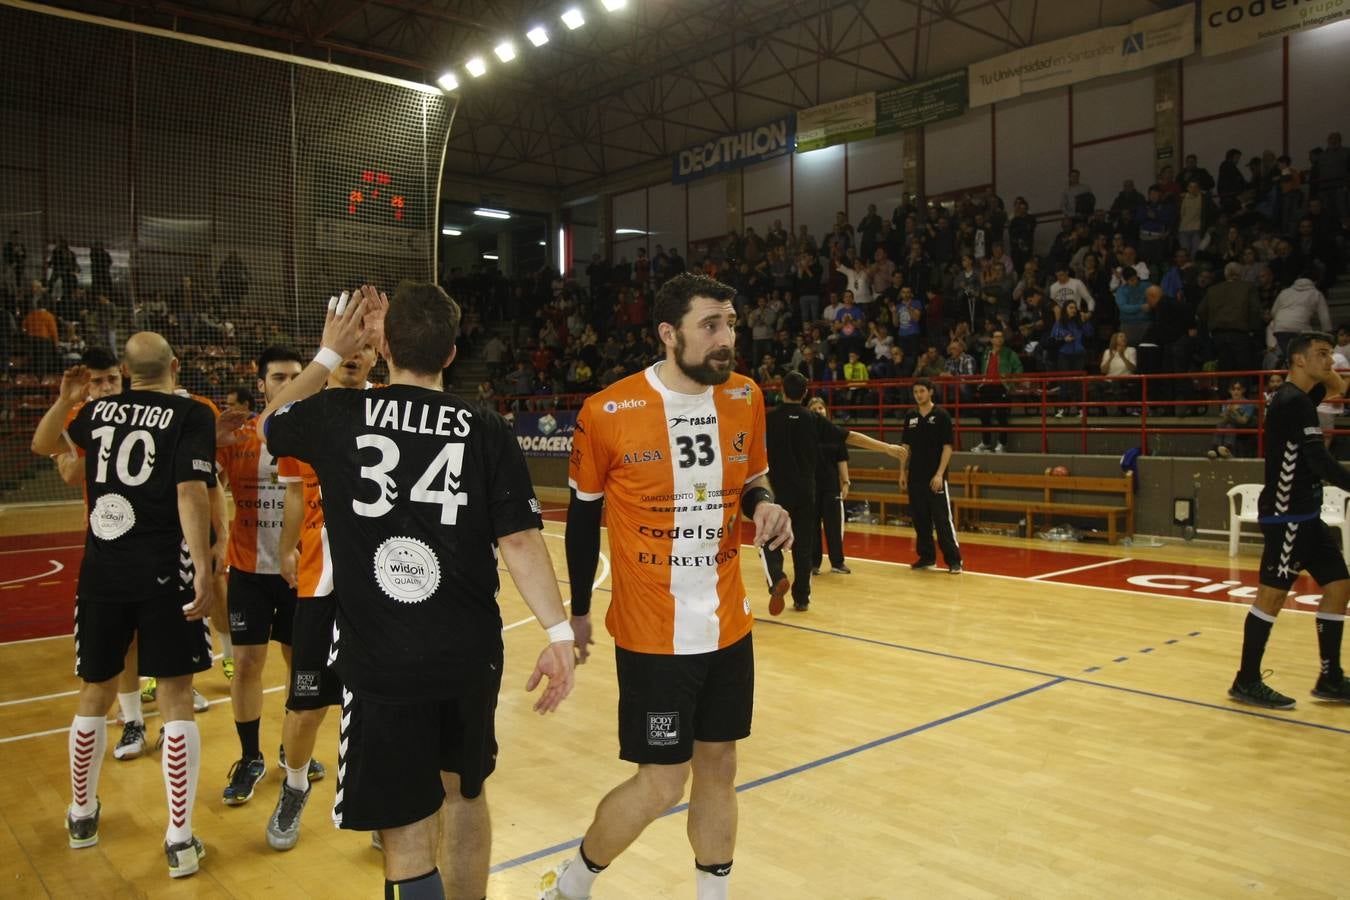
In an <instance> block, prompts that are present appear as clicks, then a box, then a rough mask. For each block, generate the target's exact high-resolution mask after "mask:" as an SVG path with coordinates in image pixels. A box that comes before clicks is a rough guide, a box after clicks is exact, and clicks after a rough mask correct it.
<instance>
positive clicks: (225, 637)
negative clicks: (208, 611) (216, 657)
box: [216, 631, 234, 656]
mask: <svg viewBox="0 0 1350 900" xmlns="http://www.w3.org/2000/svg"><path fill="white" fill-rule="evenodd" d="M216 637H217V638H219V639H220V655H221V656H234V640H233V639H232V638H231V637H230V632H229V631H226V632H224V633H223V634H222V633H220V632H216Z"/></svg>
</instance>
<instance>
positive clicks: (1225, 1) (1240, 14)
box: [1200, 0, 1350, 56]
mask: <svg viewBox="0 0 1350 900" xmlns="http://www.w3.org/2000/svg"><path fill="white" fill-rule="evenodd" d="M1345 21H1350V0H1204V3H1203V4H1202V5H1201V7H1200V52H1201V53H1203V54H1204V55H1205V56H1215V55H1217V54H1220V53H1228V52H1230V51H1232V50H1240V49H1242V48H1243V47H1249V46H1251V45H1252V44H1256V43H1259V42H1261V41H1267V40H1270V39H1271V38H1278V37H1284V36H1285V35H1289V34H1293V33H1295V32H1297V31H1307V30H1308V29H1310V28H1317V27H1320V26H1322V25H1330V24H1332V23H1333V22H1345Z"/></svg>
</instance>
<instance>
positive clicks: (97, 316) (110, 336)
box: [85, 294, 119, 352]
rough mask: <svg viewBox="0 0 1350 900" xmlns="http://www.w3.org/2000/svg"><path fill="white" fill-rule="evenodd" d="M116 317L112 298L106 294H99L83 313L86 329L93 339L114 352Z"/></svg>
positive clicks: (115, 347) (115, 344) (115, 348)
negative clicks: (84, 313)
mask: <svg viewBox="0 0 1350 900" xmlns="http://www.w3.org/2000/svg"><path fill="white" fill-rule="evenodd" d="M118 318H119V316H118V314H117V307H116V306H115V305H113V302H112V298H110V297H109V296H108V295H107V294H99V295H98V296H97V297H95V298H94V303H93V305H92V306H90V308H89V311H88V312H87V313H86V315H85V325H86V331H87V332H88V334H89V335H90V336H91V337H92V338H93V339H94V340H96V341H98V342H99V343H101V344H104V345H105V346H107V347H108V348H109V349H111V350H112V351H113V352H116V351H117V321H118Z"/></svg>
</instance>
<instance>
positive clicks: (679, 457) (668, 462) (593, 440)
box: [568, 363, 769, 654]
mask: <svg viewBox="0 0 1350 900" xmlns="http://www.w3.org/2000/svg"><path fill="white" fill-rule="evenodd" d="M661 365H664V363H657V364H656V365H654V366H651V367H649V368H647V369H646V370H644V371H642V372H639V373H637V374H636V375H631V376H629V377H628V378H624V379H623V380H621V381H617V382H615V383H614V384H612V385H610V386H609V387H608V388H606V389H605V390H603V391H600V392H599V393H597V394H594V395H592V396H591V397H589V398H588V399H587V400H586V403H585V405H584V406H583V407H582V410H581V413H580V414H579V415H578V417H577V425H576V430H575V432H574V433H573V436H572V458H571V461H570V463H569V465H568V483H569V484H570V485H571V486H572V488H573V490H575V491H576V492H577V496H578V497H579V498H581V499H583V500H597V499H599V498H601V497H604V499H605V509H606V515H607V517H608V518H607V523H608V526H609V546H610V553H611V556H612V560H613V572H614V575H613V599H612V600H611V602H610V606H609V612H608V614H607V615H606V616H605V624H606V626H608V628H609V632H610V634H612V635H613V636H614V640H615V643H617V644H618V645H619V646H620V647H623V648H624V649H626V650H632V651H634V652H638V653H663V654H689V653H707V652H710V651H713V650H717V649H719V648H721V647H726V646H729V645H730V644H733V643H735V642H736V641H738V640H740V639H741V638H742V637H744V636H745V635H746V634H747V633H748V632H749V631H750V627H751V623H752V622H753V621H754V619H753V616H751V614H750V601H749V599H748V598H747V596H746V593H745V585H744V584H743V582H742V580H741V566H740V552H741V547H740V543H741V542H740V504H741V492H742V490H743V489H744V487H745V485H746V483H747V482H749V481H753V480H754V479H755V478H758V477H759V476H761V475H763V474H765V473H766V472H767V471H768V468H769V463H768V453H767V451H766V449H765V438H764V396H763V394H762V393H761V392H760V391H759V389H758V388H757V387H756V386H755V383H754V382H753V381H751V380H750V379H749V378H746V377H745V376H743V375H737V374H732V376H731V378H730V379H729V380H728V381H727V382H726V383H724V384H720V385H715V386H712V387H709V388H708V389H707V390H706V391H703V392H702V393H699V394H680V393H676V392H674V391H672V390H670V389H669V388H667V387H666V386H665V385H663V384H662V383H661V381H660V379H659V378H658V377H657V368H658V367H659V366H661Z"/></svg>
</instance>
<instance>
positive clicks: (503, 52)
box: [492, 41, 516, 63]
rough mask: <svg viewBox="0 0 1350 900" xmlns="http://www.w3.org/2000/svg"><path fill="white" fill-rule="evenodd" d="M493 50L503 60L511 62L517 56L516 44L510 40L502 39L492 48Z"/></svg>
mask: <svg viewBox="0 0 1350 900" xmlns="http://www.w3.org/2000/svg"><path fill="white" fill-rule="evenodd" d="M492 52H493V53H495V54H497V58H498V59H500V60H501V61H502V62H504V63H505V62H510V61H511V60H513V59H515V58H516V45H515V44H513V43H511V42H510V41H502V42H501V43H500V44H498V45H497V46H496V47H493V48H492Z"/></svg>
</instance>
